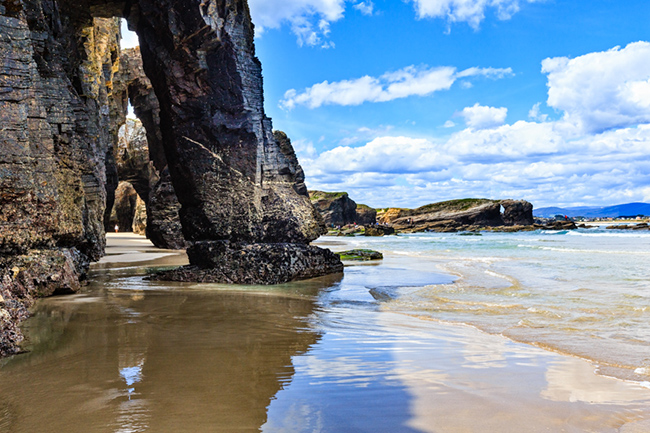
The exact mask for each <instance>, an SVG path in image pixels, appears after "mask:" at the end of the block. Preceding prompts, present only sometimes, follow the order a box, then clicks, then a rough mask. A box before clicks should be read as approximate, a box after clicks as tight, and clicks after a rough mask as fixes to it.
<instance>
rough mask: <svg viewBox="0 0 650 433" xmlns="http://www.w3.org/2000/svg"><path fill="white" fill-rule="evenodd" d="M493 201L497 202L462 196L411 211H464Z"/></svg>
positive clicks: (417, 212) (416, 212) (418, 212)
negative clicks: (461, 197)
mask: <svg viewBox="0 0 650 433" xmlns="http://www.w3.org/2000/svg"><path fill="white" fill-rule="evenodd" d="M495 202H497V200H490V199H487V198H463V199H459V200H448V201H442V202H439V203H431V204H427V205H424V206H422V207H419V208H417V209H415V210H414V211H413V213H415V214H420V213H432V212H440V211H464V210H467V209H471V208H473V207H476V206H480V205H483V204H491V203H495Z"/></svg>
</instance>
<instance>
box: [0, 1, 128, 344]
mask: <svg viewBox="0 0 650 433" xmlns="http://www.w3.org/2000/svg"><path fill="white" fill-rule="evenodd" d="M67 13H68V8H67V5H66V4H59V3H57V2H54V1H36V0H21V1H18V0H12V1H2V2H0V125H1V128H0V141H1V143H0V149H1V153H0V201H1V203H0V281H1V284H2V285H1V289H0V291H1V292H2V293H1V296H0V316H1V318H2V320H0V355H6V354H9V353H13V352H15V351H16V350H17V344H18V343H20V341H21V340H22V338H23V337H22V334H20V331H19V330H18V329H17V328H16V323H17V321H18V320H20V319H22V318H23V317H25V315H26V314H27V311H26V308H27V307H29V306H30V305H31V304H32V302H33V298H34V297H36V296H44V295H49V294H52V293H64V292H68V291H76V290H78V288H79V280H80V279H81V278H83V275H84V274H85V272H86V269H87V266H88V263H89V262H90V261H91V260H97V259H98V258H99V257H101V255H102V254H103V249H104V242H105V241H104V230H103V217H104V209H105V206H106V200H107V194H106V182H107V170H106V163H105V161H106V160H107V155H109V154H111V153H112V146H113V145H114V141H115V137H116V136H117V126H118V124H119V121H120V119H119V116H115V115H112V114H111V112H110V109H109V105H110V104H109V100H110V99H111V97H112V80H113V75H114V71H115V70H116V69H117V67H116V62H117V59H118V58H119V25H118V24H119V23H118V21H117V20H115V19H94V20H93V19H92V18H91V17H90V16H84V17H78V18H74V19H73V18H72V17H68V18H66V19H64V18H63V17H65V16H66V15H65V14H67Z"/></svg>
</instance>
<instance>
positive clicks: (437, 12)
mask: <svg viewBox="0 0 650 433" xmlns="http://www.w3.org/2000/svg"><path fill="white" fill-rule="evenodd" d="M534 1H538V0H413V2H414V3H415V10H416V12H417V15H418V17H419V18H444V19H446V20H448V21H449V22H450V23H454V22H466V23H468V24H469V25H470V26H471V27H472V28H474V29H478V27H479V25H480V24H481V21H483V19H485V12H486V10H488V9H493V10H494V11H495V13H496V14H497V17H498V18H499V19H501V20H507V19H510V18H511V17H512V15H514V14H515V13H517V12H518V11H519V9H520V4H521V3H523V2H528V3H533V2H534Z"/></svg>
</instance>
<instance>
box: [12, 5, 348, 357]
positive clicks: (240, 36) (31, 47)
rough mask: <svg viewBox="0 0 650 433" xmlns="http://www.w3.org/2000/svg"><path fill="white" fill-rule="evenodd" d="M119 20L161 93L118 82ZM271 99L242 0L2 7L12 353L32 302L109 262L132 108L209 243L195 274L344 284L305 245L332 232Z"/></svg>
mask: <svg viewBox="0 0 650 433" xmlns="http://www.w3.org/2000/svg"><path fill="white" fill-rule="evenodd" d="M115 17H126V18H127V19H128V21H129V25H130V26H131V27H132V28H133V29H134V30H135V31H136V32H137V33H138V36H139V38H140V42H141V54H142V63H143V64H142V66H143V70H144V73H145V74H146V78H148V79H149V84H147V83H146V82H145V81H144V80H143V79H142V78H143V77H142V76H139V75H137V76H136V75H128V74H132V73H133V71H134V70H135V69H133V68H131V69H129V68H123V69H122V70H120V65H119V63H120V58H121V56H120V50H119V21H118V20H117V19H116V18H115ZM131 60H133V61H137V60H135V58H133V59H131ZM129 61H130V60H129V59H125V60H124V64H125V65H126V64H127V63H128V62H129ZM124 74H126V75H127V76H124ZM116 76H119V79H116ZM147 86H150V87H149V88H148V89H147ZM150 89H153V91H154V93H155V100H156V101H157V103H158V107H157V108H156V106H155V103H154V102H153V94H152V93H151V91H150ZM147 90H148V91H147ZM262 95H263V93H262V74H261V65H260V63H259V61H258V60H257V58H256V57H255V51H254V45H253V26H252V23H251V21H250V14H249V11H248V6H247V4H246V1H245V0H209V1H206V0H134V1H129V2H124V1H111V0H75V1H72V0H0V140H1V143H0V145H1V153H0V202H1V203H0V204H1V206H0V281H2V286H0V287H1V294H0V354H8V353H12V352H15V351H16V350H17V346H16V345H17V343H19V342H20V340H21V338H22V336H21V335H20V332H19V330H17V328H16V327H15V324H16V322H17V321H18V320H20V319H21V318H23V317H24V316H25V314H26V309H25V308H26V307H28V306H29V305H30V304H31V302H33V301H32V300H33V298H34V297H35V296H42V295H48V294H51V293H64V292H66V291H75V290H77V289H78V288H79V280H80V279H81V278H83V275H84V274H85V271H86V269H87V266H88V263H89V262H90V261H93V260H97V259H98V258H99V257H101V255H102V254H103V250H104V245H105V240H104V222H105V218H106V217H107V215H108V212H107V211H106V210H107V209H109V210H110V209H111V207H112V200H113V197H114V196H113V194H114V191H115V189H116V188H117V183H118V180H119V176H118V173H117V171H118V169H117V164H116V161H115V159H116V145H117V140H118V129H119V126H120V125H122V124H123V123H124V121H125V115H126V110H125V108H126V105H125V104H126V101H127V99H129V98H130V99H131V100H132V101H136V103H134V107H135V111H136V114H137V115H138V116H140V119H141V120H142V121H143V123H144V124H145V128H146V129H147V140H148V141H149V152H150V159H151V160H152V161H153V165H154V166H155V167H156V169H157V170H158V171H162V170H163V169H164V166H165V165H168V168H169V173H170V178H171V182H172V183H173V187H174V190H175V191H176V192H177V196H178V198H179V202H180V204H181V210H180V220H181V223H182V226H183V233H184V235H185V238H186V239H188V240H190V241H192V242H195V243H196V245H198V246H196V248H194V249H192V248H191V249H190V250H189V252H188V253H189V257H190V262H191V264H192V265H193V267H190V268H187V269H184V270H183V272H182V274H183V276H182V278H186V279H199V278H200V279H202V280H214V281H232V282H256V283H273V282H281V281H287V280H291V279H295V278H304V277H309V276H314V275H318V274H324V273H331V272H340V271H341V270H342V265H341V263H340V261H339V260H338V259H337V258H336V257H335V256H333V255H332V254H331V253H330V252H329V251H326V250H321V249H318V248H316V247H311V246H309V245H308V243H309V242H310V241H311V240H313V239H315V238H316V237H318V235H319V234H320V233H321V232H322V226H321V224H320V222H319V219H318V216H317V214H316V212H315V211H314V209H313V207H312V206H311V204H310V202H309V198H308V197H306V196H305V195H304V194H303V193H302V192H303V191H302V189H303V187H302V185H304V182H302V180H301V175H300V171H299V170H298V165H297V161H293V159H294V157H295V156H294V157H292V155H291V152H288V151H287V148H286V146H284V145H281V144H279V143H278V140H276V138H275V137H274V135H273V133H272V126H271V121H270V119H268V118H267V117H266V116H265V114H264V109H263V96H262ZM138 101H140V102H138ZM143 101H144V102H143ZM148 125H151V127H149V126H148ZM156 125H158V126H156ZM152 143H154V144H152ZM159 149H162V150H163V151H162V152H160V151H159ZM301 184H302V185H301ZM145 200H146V199H145ZM249 252H250V254H249ZM206 253H209V254H211V256H210V257H209V258H208V259H209V260H206V257H204V254H206ZM276 257H281V258H282V260H277V261H276V260H275V258H276ZM213 266H217V267H221V268H220V269H215V268H213ZM261 267H264V272H258V271H257V270H259V269H260V268H261ZM242 269H243V270H245V271H239V270H242ZM199 271H200V272H199ZM274 275H281V277H280V278H277V277H274ZM170 277H174V276H170ZM174 278H176V277H174Z"/></svg>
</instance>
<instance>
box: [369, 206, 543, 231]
mask: <svg viewBox="0 0 650 433" xmlns="http://www.w3.org/2000/svg"><path fill="white" fill-rule="evenodd" d="M502 210H503V212H502ZM379 222H380V223H381V224H387V225H390V226H391V227H393V228H394V229H396V230H398V231H401V232H419V231H436V232H458V231H478V230H486V229H497V228H498V229H499V230H501V231H518V230H535V229H537V228H539V227H536V226H534V220H533V206H532V204H530V203H529V202H527V201H525V200H488V199H462V200H451V201H446V202H440V203H433V204H429V205H426V206H422V207H420V208H417V209H398V208H389V209H385V210H383V211H382V212H381V214H380V218H379Z"/></svg>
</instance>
